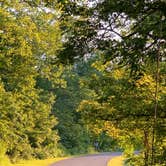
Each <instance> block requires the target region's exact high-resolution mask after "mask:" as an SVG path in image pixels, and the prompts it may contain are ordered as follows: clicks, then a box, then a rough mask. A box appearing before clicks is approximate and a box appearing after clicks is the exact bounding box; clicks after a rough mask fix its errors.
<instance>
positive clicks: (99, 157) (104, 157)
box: [50, 152, 121, 166]
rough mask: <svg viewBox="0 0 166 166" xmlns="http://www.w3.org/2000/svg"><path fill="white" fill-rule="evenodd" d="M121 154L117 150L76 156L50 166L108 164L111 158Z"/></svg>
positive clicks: (99, 165) (103, 165) (94, 165)
mask: <svg viewBox="0 0 166 166" xmlns="http://www.w3.org/2000/svg"><path fill="white" fill-rule="evenodd" d="M119 155H121V153H120V152H115V153H101V154H94V155H89V156H82V157H75V158H70V159H66V160H62V161H59V162H57V163H54V164H52V165H50V166H106V165H107V162H108V161H109V160H110V159H111V158H113V157H115V156H119Z"/></svg>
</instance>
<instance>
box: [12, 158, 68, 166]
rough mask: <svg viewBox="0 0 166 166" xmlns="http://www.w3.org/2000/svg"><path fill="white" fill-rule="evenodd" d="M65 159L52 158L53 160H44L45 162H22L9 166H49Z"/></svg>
mask: <svg viewBox="0 0 166 166" xmlns="http://www.w3.org/2000/svg"><path fill="white" fill-rule="evenodd" d="M63 159H66V158H62V157H61V158H53V159H46V160H23V161H20V162H19V163H17V164H12V165H11V166H49V165H50V164H53V163H54V162H57V161H60V160H63Z"/></svg>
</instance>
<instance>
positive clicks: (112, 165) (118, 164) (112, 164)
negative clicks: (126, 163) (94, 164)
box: [107, 156, 124, 166]
mask: <svg viewBox="0 0 166 166" xmlns="http://www.w3.org/2000/svg"><path fill="white" fill-rule="evenodd" d="M123 160H124V158H123V157H122V156H118V157H115V158H113V159H111V160H110V161H109V162H108V164H107V166H122V165H123Z"/></svg>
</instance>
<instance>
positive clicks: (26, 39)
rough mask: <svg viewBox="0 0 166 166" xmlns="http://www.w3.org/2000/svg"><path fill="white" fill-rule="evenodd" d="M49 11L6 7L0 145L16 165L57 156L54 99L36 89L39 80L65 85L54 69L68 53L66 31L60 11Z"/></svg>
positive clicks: (0, 34)
mask: <svg viewBox="0 0 166 166" xmlns="http://www.w3.org/2000/svg"><path fill="white" fill-rule="evenodd" d="M45 6H46V4H43V6H41V4H40V5H37V6H33V4H29V3H27V2H24V1H4V2H0V18H1V22H0V27H1V29H0V50H1V52H0V92H1V93H0V112H1V115H0V139H1V140H2V141H5V142H6V144H7V145H6V148H7V152H6V153H7V154H8V155H9V157H10V158H11V159H12V160H13V161H15V160H17V159H18V158H25V159H26V158H29V157H31V156H33V157H37V158H45V157H48V156H55V155H56V149H57V142H58V140H59V136H58V134H57V131H56V130H54V129H53V128H54V126H55V125H56V124H57V120H56V118H55V117H54V116H53V115H52V114H51V108H52V105H53V102H54V96H53V94H51V93H48V92H47V91H46V92H44V89H42V88H40V87H37V86H36V80H37V78H38V77H41V78H45V79H49V80H52V84H53V85H54V86H57V85H58V84H60V82H58V81H57V82H56V81H55V80H56V79H57V78H58V77H60V76H59V75H58V71H57V65H56V64H54V65H51V63H53V61H55V59H56V54H57V53H58V51H59V50H60V49H61V48H62V47H61V46H62V45H61V31H60V28H59V23H58V21H57V11H56V10H55V9H56V8H47V7H45ZM57 80H58V79H57ZM59 80H60V79H59Z"/></svg>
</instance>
